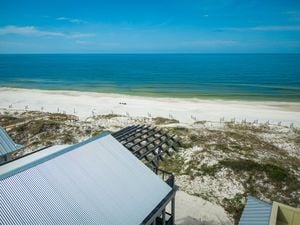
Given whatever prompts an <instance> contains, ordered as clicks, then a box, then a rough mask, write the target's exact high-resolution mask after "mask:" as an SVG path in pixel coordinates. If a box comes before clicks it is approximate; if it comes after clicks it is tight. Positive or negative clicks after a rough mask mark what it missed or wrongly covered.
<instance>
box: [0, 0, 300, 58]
mask: <svg viewBox="0 0 300 225" xmlns="http://www.w3.org/2000/svg"><path fill="white" fill-rule="evenodd" d="M0 53H300V1H299V0H148V1H146V0H123V1H121V0H119V1H117V0H109V1H108V0H107V1H102V0H99V1H91V0H85V1H76V0H73V1H63V0H61V1H57V0H52V1H43V0H39V1H37V0H36V1H33V0H26V1H25V0H6V1H2V0H0Z"/></svg>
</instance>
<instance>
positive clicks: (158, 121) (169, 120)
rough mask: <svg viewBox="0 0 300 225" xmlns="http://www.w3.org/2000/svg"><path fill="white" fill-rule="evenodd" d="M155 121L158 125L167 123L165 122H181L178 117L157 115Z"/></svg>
mask: <svg viewBox="0 0 300 225" xmlns="http://www.w3.org/2000/svg"><path fill="white" fill-rule="evenodd" d="M153 121H154V123H155V124H156V125H165V124H172V123H179V121H178V120H176V119H169V118H164V117H155V118H153Z"/></svg>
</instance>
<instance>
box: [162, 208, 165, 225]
mask: <svg viewBox="0 0 300 225" xmlns="http://www.w3.org/2000/svg"><path fill="white" fill-rule="evenodd" d="M162 225H166V209H163V211H162Z"/></svg>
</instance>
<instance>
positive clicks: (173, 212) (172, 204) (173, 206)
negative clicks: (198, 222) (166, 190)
mask: <svg viewBox="0 0 300 225" xmlns="http://www.w3.org/2000/svg"><path fill="white" fill-rule="evenodd" d="M171 214H172V223H171V224H172V225H174V224H175V196H174V197H173V198H172V202H171Z"/></svg>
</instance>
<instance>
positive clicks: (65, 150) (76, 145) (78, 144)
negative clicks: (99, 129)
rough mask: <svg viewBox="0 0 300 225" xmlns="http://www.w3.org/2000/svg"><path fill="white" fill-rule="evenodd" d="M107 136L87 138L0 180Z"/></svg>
mask: <svg viewBox="0 0 300 225" xmlns="http://www.w3.org/2000/svg"><path fill="white" fill-rule="evenodd" d="M107 135H109V133H108V132H103V133H101V134H99V135H97V136H95V137H91V138H89V139H87V140H85V141H82V142H79V143H77V144H74V145H71V146H69V147H66V148H64V149H62V150H60V151H58V152H55V153H52V154H49V155H47V156H45V157H43V158H41V159H38V160H36V161H34V162H30V163H28V164H26V165H24V166H21V167H18V168H16V169H13V170H10V171H8V172H6V173H3V174H0V180H4V179H6V178H8V177H10V176H13V175H15V174H17V173H20V172H23V171H25V170H27V169H29V168H32V167H34V166H36V165H39V164H41V163H44V162H46V161H48V160H50V159H53V158H56V157H58V156H60V155H62V154H65V153H67V152H70V151H73V150H75V149H76V148H79V147H81V146H83V145H86V144H88V143H91V142H93V141H95V140H97V139H100V138H102V137H105V136H107ZM33 154H34V153H33ZM25 157H26V156H25ZM0 169H1V166H0Z"/></svg>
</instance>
